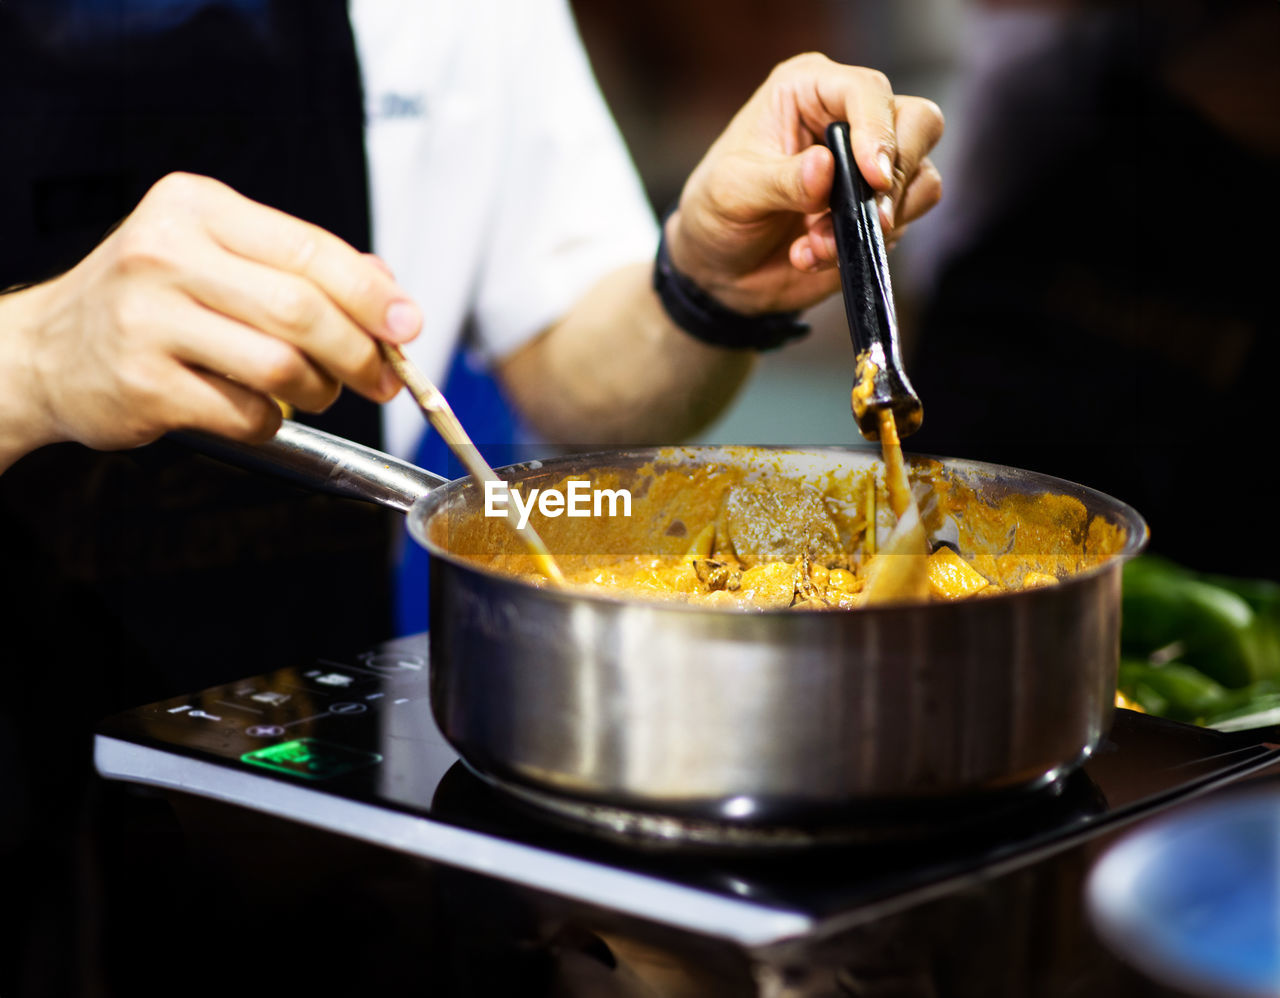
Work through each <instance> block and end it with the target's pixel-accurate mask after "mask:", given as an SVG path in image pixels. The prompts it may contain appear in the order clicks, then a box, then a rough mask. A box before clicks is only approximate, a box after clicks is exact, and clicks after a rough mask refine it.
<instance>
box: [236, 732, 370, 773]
mask: <svg viewBox="0 0 1280 998" xmlns="http://www.w3.org/2000/svg"><path fill="white" fill-rule="evenodd" d="M240 761H241V762H247V763H248V764H249V765H250V766H261V767H262V768H263V769H271V770H274V771H275V772H277V773H288V774H289V775H290V776H297V777H300V778H302V779H304V780H328V779H331V778H332V777H335V776H341V775H343V774H344V773H350V772H351V771H352V770H354V769H363V768H364V767H365V766H374V765H377V764H378V763H380V762H381V761H382V756H380V755H379V754H378V753H377V752H362V751H360V750H359V749H353V748H347V747H346V746H345V745H335V744H334V743H333V742H322V741H320V740H319V739H316V738H298V739H295V740H294V741H291V742H281V743H280V744H279V745H268V746H267V747H266V748H260V749H255V750H254V751H252V752H246V753H245V754H244V755H242V756H241V757H240Z"/></svg>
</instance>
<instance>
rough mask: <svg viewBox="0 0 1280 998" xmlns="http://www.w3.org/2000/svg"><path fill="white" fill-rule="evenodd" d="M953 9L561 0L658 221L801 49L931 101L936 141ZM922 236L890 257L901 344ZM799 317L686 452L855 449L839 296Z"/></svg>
mask: <svg viewBox="0 0 1280 998" xmlns="http://www.w3.org/2000/svg"><path fill="white" fill-rule="evenodd" d="M965 6H966V5H965V3H964V0H893V2H892V3H887V2H883V0H696V2H690V0H650V2H648V3H645V4H619V3H616V2H612V0H573V8H574V13H575V15H576V16H577V18H578V25H579V29H580V30H581V33H582V36H583V40H584V42H585V43H586V46H587V50H588V52H589V54H590V56H591V60H592V65H593V67H594V69H595V72H596V76H597V79H598V80H599V82H600V86H601V89H602V90H603V91H604V94H605V98H606V99H607V100H608V102H609V106H610V107H611V108H612V110H613V113H614V116H615V118H616V119H617V121H618V125H619V127H620V128H621V130H622V132H623V135H624V136H625V137H626V140H627V143H628V145H629V147H630V149H631V154H632V156H633V157H634V159H635V162H636V166H637V168H638V169H639V171H640V174H641V177H642V179H643V180H644V183H645V186H646V189H647V191H648V193H649V197H650V200H651V201H652V202H653V205H654V209H655V211H657V212H658V213H659V214H661V213H662V212H664V211H665V210H666V209H667V207H668V206H669V205H671V204H672V203H673V202H674V201H675V199H676V197H677V196H678V195H679V192H680V187H681V185H682V184H683V182H684V179H685V177H686V176H687V175H688V173H689V171H690V170H691V169H692V168H693V167H694V166H695V165H696V163H697V161H698V159H699V158H700V157H701V155H702V153H703V152H704V151H705V150H706V149H707V147H708V146H709V145H710V144H711V142H712V141H713V140H714V139H715V138H716V136H717V135H719V133H720V132H721V130H722V129H723V128H724V126H725V124H726V123H727V122H728V121H729V119H730V117H732V115H733V114H734V112H735V111H737V109H738V108H739V107H741V106H742V104H743V103H744V102H745V100H746V99H747V97H748V96H750V94H751V93H752V91H753V90H755V88H756V87H757V86H759V84H760V83H761V82H763V80H764V78H765V77H766V76H767V75H768V73H769V71H770V69H772V68H773V66H774V65H775V64H777V63H778V62H781V61H782V60H784V59H786V58H788V57H789V56H792V55H796V54H798V53H801V52H808V51H818V52H823V53H824V54H826V55H828V56H830V57H831V58H832V59H835V60H837V61H840V62H846V63H851V64H855V65H867V66H874V67H875V68H877V69H880V70H883V71H884V72H885V73H887V74H888V75H889V78H890V80H891V81H892V83H893V86H894V90H895V92H898V93H906V94H918V95H922V96H927V97H930V98H931V99H933V100H935V101H937V102H938V104H940V105H941V106H942V108H943V110H944V111H945V112H947V115H948V129H949V130H950V129H951V128H952V123H951V117H952V109H951V108H950V107H949V106H948V105H949V104H950V96H951V89H952V84H953V80H954V77H955V73H956V69H957V64H958V59H959V57H960V53H961V52H962V51H963V37H964V21H965V12H964V7H965ZM676 26H678V28H677V27H676ZM945 153H946V150H945V143H944V146H943V147H940V148H939V150H938V151H937V155H935V157H934V160H935V162H938V163H939V165H940V167H942V168H943V169H944V171H945V163H944V160H945ZM917 227H918V228H920V229H921V230H922V232H921V234H920V235H917V233H916V231H915V229H916V228H917ZM924 229H925V223H924V222H923V221H922V222H921V223H920V224H919V225H918V226H913V231H912V233H911V236H910V237H909V238H907V239H905V240H904V242H903V243H902V244H901V245H900V246H899V247H898V248H897V249H895V251H894V252H893V254H892V257H893V259H892V267H893V270H894V281H895V290H896V292H897V295H898V303H899V312H900V319H901V320H902V321H903V323H904V326H906V327H908V328H907V329H904V336H906V337H907V338H909V326H910V319H909V316H910V311H911V302H912V300H913V297H912V290H911V289H912V285H913V283H918V280H919V278H918V276H917V275H916V274H914V273H913V271H912V246H911V245H910V244H913V243H917V242H921V241H923V240H924V239H927V238H928V237H927V234H926V233H925V232H924V231H923V230H924ZM808 320H809V322H810V323H811V324H812V326H813V333H812V334H811V335H810V336H809V338H808V339H806V340H804V341H802V342H800V343H798V344H792V345H790V346H788V347H787V348H786V349H784V350H780V351H776V352H771V353H766V354H763V355H762V356H761V358H760V363H759V364H758V366H757V369H756V373H755V375H754V377H753V378H752V379H751V381H750V382H749V384H748V385H747V388H746V390H745V391H744V392H743V393H742V394H741V395H740V396H739V397H738V399H737V402H736V404H735V405H734V406H733V407H732V408H731V409H730V410H729V411H728V412H726V413H725V414H724V415H723V416H722V417H721V418H720V419H719V420H717V421H716V423H715V424H714V425H712V426H710V427H708V428H707V429H706V430H705V431H704V432H703V433H702V434H701V435H700V436H699V437H698V438H697V440H698V441H699V442H704V443H753V444H768V443H778V444H795V443H805V444H856V443H860V442H862V440H861V437H859V436H858V433H857V430H856V428H855V426H854V423H853V418H852V416H851V415H850V413H849V389H850V387H851V385H852V381H853V352H852V348H851V346H850V343H849V335H848V327H847V326H846V324H845V318H844V306H843V304H842V303H841V301H840V298H839V296H836V297H834V298H832V299H830V300H829V301H828V302H827V303H825V304H824V305H823V306H821V307H820V308H818V309H815V310H814V311H813V312H812V313H810V315H809V316H808Z"/></svg>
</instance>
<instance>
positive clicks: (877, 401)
mask: <svg viewBox="0 0 1280 998" xmlns="http://www.w3.org/2000/svg"><path fill="white" fill-rule="evenodd" d="M827 148H829V149H830V150H831V154H832V156H834V157H835V161H836V175H835V182H834V183H833V184H832V186H831V221H832V224H833V225H834V227H835V234H836V254H837V256H838V257H839V263H840V285H841V288H842V289H843V291H844V309H845V314H846V315H847V316H848V319H849V336H850V338H851V339H852V340H853V352H854V356H855V358H856V365H857V366H856V369H855V374H854V385H853V418H854V419H855V420H857V423H858V431H859V432H860V433H861V434H862V435H863V436H864V437H866V438H867V439H868V440H878V439H880V413H881V412H883V411H885V410H891V411H892V412H893V415H894V420H895V422H896V423H897V426H898V436H900V437H905V436H907V435H908V434H911V433H914V432H915V431H916V430H918V429H919V428H920V422H921V420H922V419H923V418H924V407H923V406H922V405H921V403H920V397H919V396H918V395H916V392H915V389H914V388H912V387H911V382H910V381H908V380H907V374H906V371H904V370H903V367H902V355H901V353H900V351H899V349H898V316H897V313H896V311H895V309H894V306H893V286H892V284H890V282H889V263H888V259H887V257H886V254H885V248H884V236H883V234H882V233H881V231H880V213H879V211H878V209H877V208H876V199H875V192H874V191H873V190H872V189H871V187H870V185H869V184H868V183H867V182H866V181H865V180H863V178H862V174H861V173H860V172H859V170H858V164H857V163H855V162H854V159H853V148H852V146H851V145H850V142H849V126H848V124H846V123H845V122H843V121H837V122H833V123H832V124H830V125H828V126H827Z"/></svg>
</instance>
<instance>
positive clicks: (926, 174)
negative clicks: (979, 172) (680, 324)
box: [666, 54, 942, 314]
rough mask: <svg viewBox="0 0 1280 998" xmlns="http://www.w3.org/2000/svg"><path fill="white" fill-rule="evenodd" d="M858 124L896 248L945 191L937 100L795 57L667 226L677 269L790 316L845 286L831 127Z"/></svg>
mask: <svg viewBox="0 0 1280 998" xmlns="http://www.w3.org/2000/svg"><path fill="white" fill-rule="evenodd" d="M833 121H848V122H849V125H850V136H851V142H852V146H853V155H854V159H855V160H856V161H857V164H858V167H859V169H860V170H861V171H862V175H863V177H864V178H865V179H866V180H867V182H868V183H869V184H870V185H871V186H872V187H873V188H874V189H875V190H876V191H877V192H879V195H880V196H879V198H878V200H879V203H880V216H881V219H880V220H881V225H882V226H883V228H884V233H885V238H886V240H888V241H890V242H892V241H893V240H894V238H895V237H896V236H897V235H899V234H900V233H901V230H902V227H903V226H904V225H906V223H908V222H910V221H911V220H912V219H914V218H917V217H919V216H920V215H922V214H923V213H924V212H926V211H928V210H929V208H931V207H932V206H933V205H934V204H935V203H936V202H937V201H938V199H939V197H940V196H941V193H942V184H941V180H940V178H939V176H938V171H937V170H936V169H935V168H934V166H933V164H932V163H931V162H930V161H929V160H928V159H927V157H926V154H927V153H928V152H929V150H930V149H932V148H933V146H934V145H935V144H936V143H937V141H938V139H939V138H940V137H941V135H942V112H941V111H939V110H938V107H937V105H936V104H934V103H933V102H932V101H929V100H925V99H923V98H920V97H901V96H898V95H895V94H894V93H893V90H892V89H891V88H890V86H889V81H888V80H887V79H885V77H884V75H883V74H882V73H879V72H877V71H876V70H873V69H860V68H857V67H853V66H843V65H840V64H838V63H835V62H832V61H831V60H830V59H828V58H826V57H825V56H822V55H817V54H809V55H801V56H796V57H795V58H793V59H789V60H787V61H786V62H784V63H782V64H781V65H779V66H778V67H777V68H776V69H774V71H773V72H772V73H771V74H770V75H769V78H768V79H767V80H766V81H765V82H764V85H763V86H761V87H760V89H759V90H757V91H756V92H755V94H754V95H752V97H751V99H750V100H749V101H748V102H747V103H746V105H745V106H744V107H743V108H742V109H741V110H740V111H739V112H738V114H737V115H736V116H735V117H734V119H733V120H732V121H731V122H730V123H729V126H728V127H727V128H726V129H725V131H724V132H723V133H722V134H721V136H720V137H719V138H718V139H717V140H716V141H715V143H714V144H713V145H712V146H711V148H710V150H708V152H707V154H706V156H705V157H703V159H702V162H701V163H699V164H698V166H697V168H696V169H695V170H694V171H693V173H692V174H690V176H689V179H688V181H687V182H686V184H685V187H684V190H683V192H682V193H681V195H680V204H679V207H678V209H677V211H675V212H674V213H673V214H672V215H671V217H670V218H669V219H668V220H667V229H666V232H667V240H668V245H669V249H670V253H671V260H672V263H674V264H675V266H676V268H677V269H678V270H680V271H682V272H683V273H684V274H685V275H686V276H688V277H690V278H691V279H692V280H693V281H694V282H695V283H696V284H698V285H699V286H700V287H701V288H702V289H703V290H705V291H707V292H708V293H709V294H711V295H712V296H713V297H715V298H716V299H718V300H719V301H720V302H721V303H722V304H724V305H727V306H728V307H730V308H732V309H735V310H737V311H739V312H744V313H749V314H750V313H758V312H773V311H791V310H795V309H802V308H806V307H808V306H810V305H814V304H816V303H817V302H819V301H821V300H822V299H823V298H825V297H826V296H827V295H829V294H831V293H832V292H834V291H835V290H836V288H837V287H838V286H839V277H838V272H837V271H836V248H835V236H834V234H833V231H832V228H831V215H830V212H829V211H828V210H827V201H828V198H829V197H830V193H831V184H832V180H833V178H834V175H835V164H834V161H833V160H832V157H831V153H830V152H829V151H828V150H827V148H826V146H825V145H823V144H822V143H823V142H824V136H825V133H826V128H827V125H828V124H830V123H831V122H833Z"/></svg>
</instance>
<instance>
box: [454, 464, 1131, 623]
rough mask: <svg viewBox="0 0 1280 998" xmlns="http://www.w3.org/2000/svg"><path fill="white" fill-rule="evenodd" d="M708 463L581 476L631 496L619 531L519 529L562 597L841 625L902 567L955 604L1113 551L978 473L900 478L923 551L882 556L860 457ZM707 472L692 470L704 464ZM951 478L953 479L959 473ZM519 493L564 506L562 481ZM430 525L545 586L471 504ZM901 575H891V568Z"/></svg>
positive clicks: (1110, 529)
mask: <svg viewBox="0 0 1280 998" xmlns="http://www.w3.org/2000/svg"><path fill="white" fill-rule="evenodd" d="M716 453H717V457H720V458H722V459H721V460H710V461H707V460H700V461H698V462H691V463H685V462H684V461H683V460H682V458H681V452H680V450H679V449H678V448H676V449H673V450H672V451H671V459H670V461H665V460H664V461H660V462H648V463H645V464H642V465H639V466H636V467H626V466H625V464H623V465H619V466H613V467H607V468H596V469H593V470H592V471H591V472H590V473H589V474H583V475H574V476H572V479H573V480H581V479H583V478H587V479H589V480H590V481H591V483H592V485H593V486H595V487H597V488H610V489H620V488H626V489H629V490H630V493H631V496H632V509H631V515H630V516H628V517H624V516H621V515H614V516H594V517H590V518H579V519H568V518H566V517H559V518H549V517H544V516H541V515H539V514H537V513H535V514H534V515H533V518H532V522H533V524H534V526H536V528H537V530H538V532H539V533H540V534H541V535H542V537H543V539H544V540H545V541H546V543H547V546H548V547H549V548H550V550H551V551H552V552H553V553H554V554H555V557H556V560H557V562H559V564H560V566H561V568H562V569H563V571H564V574H565V577H566V579H567V582H568V586H569V588H570V589H571V590H572V591H575V592H583V593H592V594H596V595H600V596H604V597H609V598H618V599H628V600H659V601H677V602H682V603H687V604H691V605H694V606H701V607H719V608H725V609H730V610H774V609H783V608H791V609H800V610H805V609H814V610H816V609H833V610H838V609H853V608H856V607H859V606H863V605H865V604H866V603H868V602H874V601H875V598H874V593H873V592H872V591H871V589H873V588H874V585H872V586H870V587H869V580H872V579H874V577H875V573H876V570H877V563H878V562H880V563H883V562H886V561H888V560H889V559H914V560H915V563H914V566H913V569H912V571H913V572H915V573H916V574H918V575H919V576H920V577H921V578H922V579H923V580H925V583H924V584H925V585H926V586H927V598H929V599H932V600H957V599H966V598H972V597H979V598H980V597H984V596H990V595H995V594H999V593H1006V592H1011V591H1016V590H1022V589H1028V588H1034V587H1037V586H1049V585H1055V584H1057V583H1058V582H1059V581H1061V580H1063V579H1065V578H1068V577H1069V576H1071V575H1073V574H1076V573H1079V572H1082V571H1086V570H1088V569H1089V568H1091V567H1093V566H1095V565H1099V564H1101V563H1102V562H1104V561H1106V560H1107V559H1108V558H1109V557H1112V556H1114V555H1115V553H1116V552H1118V551H1119V550H1120V549H1121V548H1122V547H1123V545H1124V542H1125V535H1124V532H1123V530H1121V529H1120V528H1119V527H1117V526H1116V525H1114V524H1112V523H1110V522H1109V521H1107V520H1106V519H1104V518H1102V517H1100V516H1093V515H1091V514H1090V513H1089V511H1088V510H1087V509H1086V507H1085V505H1084V503H1082V502H1081V501H1080V500H1079V499H1077V498H1075V497H1073V496H1069V495H1056V494H1046V493H1038V494H1030V495H1029V494H1025V493H1018V492H1016V491H1014V490H1007V489H1006V490H999V489H996V490H994V491H993V490H992V489H989V488H987V484H988V483H985V482H984V481H983V479H982V475H981V472H980V471H976V472H975V471H973V470H972V469H974V468H978V469H980V468H981V467H982V466H976V465H975V466H967V467H966V466H963V465H958V466H957V467H952V466H951V465H950V463H948V465H947V466H944V465H943V464H941V463H939V462H936V461H923V460H916V461H914V462H913V463H912V468H911V471H912V476H911V478H912V491H913V492H914V494H915V498H916V500H917V502H918V504H919V510H920V512H919V516H920V520H921V521H922V522H923V525H924V528H925V532H926V534H927V536H928V537H929V538H930V539H931V541H930V544H929V549H928V550H927V551H923V552H921V553H919V554H918V555H915V554H900V553H886V551H889V552H892V551H895V550H900V548H898V549H895V548H894V532H895V529H896V528H897V526H898V525H899V524H898V517H897V516H896V515H895V513H894V511H893V509H892V508H891V506H890V501H889V499H890V496H889V491H888V488H887V486H886V483H885V481H884V478H885V476H884V470H883V465H882V464H880V463H879V462H876V461H874V460H872V459H871V457H870V455H865V456H863V457H854V456H852V454H853V453H856V452H849V453H850V455H851V456H850V457H849V459H848V460H847V461H840V462H833V461H832V459H831V456H830V452H822V451H783V452H776V451H770V450H767V449H754V448H724V449H722V450H719V451H717V452H716ZM703 456H705V455H703ZM957 468H958V469H959V470H957ZM521 480H522V485H521V486H517V488H526V489H527V488H529V487H531V486H534V485H541V486H544V487H547V486H549V487H552V488H558V489H560V490H561V491H564V490H565V489H566V488H567V484H568V482H569V481H570V480H571V479H569V478H560V479H556V480H554V481H553V480H551V479H550V477H548V478H547V479H546V480H541V481H540V480H538V479H537V478H536V476H534V477H530V476H528V474H527V473H526V474H524V475H522V476H521ZM474 500H475V497H474V496H473V497H471V501H469V502H467V503H465V504H459V505H458V506H457V507H455V508H451V509H446V510H444V511H442V515H439V516H437V517H436V518H435V519H434V520H433V522H432V524H431V528H430V529H431V534H432V539H433V540H434V541H436V543H438V544H440V545H441V546H442V547H444V548H445V549H447V550H449V551H451V552H453V553H455V554H457V555H460V556H462V557H464V558H466V559H467V560H468V561H470V562H472V563H474V564H478V565H480V566H481V567H483V568H486V569H488V570H492V571H496V572H499V573H502V574H507V575H516V576H519V577H520V578H521V579H523V580H525V581H527V582H529V583H530V584H533V585H545V584H546V580H545V578H544V577H543V576H542V575H541V573H540V572H539V571H538V570H537V568H536V567H535V566H534V565H533V564H532V563H531V561H530V559H529V557H528V556H527V555H526V554H524V553H523V552H522V550H521V549H520V547H519V545H518V543H516V542H514V541H513V539H512V536H511V532H510V531H509V530H507V528H506V526H505V524H504V523H503V522H502V521H501V520H493V519H488V518H486V517H484V516H482V515H480V513H479V511H478V509H477V506H478V504H477V503H476V502H475V501H474ZM900 564H901V563H900Z"/></svg>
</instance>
